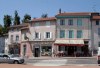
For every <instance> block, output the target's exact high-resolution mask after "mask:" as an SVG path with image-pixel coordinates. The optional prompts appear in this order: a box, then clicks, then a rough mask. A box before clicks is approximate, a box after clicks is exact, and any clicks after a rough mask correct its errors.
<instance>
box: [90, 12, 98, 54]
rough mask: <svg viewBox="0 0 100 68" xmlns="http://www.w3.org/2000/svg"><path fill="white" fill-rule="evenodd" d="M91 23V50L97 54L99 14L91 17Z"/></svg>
mask: <svg viewBox="0 0 100 68" xmlns="http://www.w3.org/2000/svg"><path fill="white" fill-rule="evenodd" d="M91 18H92V19H91V23H92V27H91V29H92V33H91V34H92V36H91V37H92V44H93V46H92V48H93V49H94V53H97V50H98V47H100V14H99V13H95V14H92V15H91Z"/></svg>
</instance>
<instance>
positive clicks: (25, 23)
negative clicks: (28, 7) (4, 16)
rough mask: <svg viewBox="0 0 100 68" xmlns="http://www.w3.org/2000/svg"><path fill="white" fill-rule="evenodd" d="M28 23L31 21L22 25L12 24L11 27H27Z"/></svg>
mask: <svg viewBox="0 0 100 68" xmlns="http://www.w3.org/2000/svg"><path fill="white" fill-rule="evenodd" d="M28 25H29V23H22V24H20V25H12V26H10V28H17V27H25V26H28Z"/></svg>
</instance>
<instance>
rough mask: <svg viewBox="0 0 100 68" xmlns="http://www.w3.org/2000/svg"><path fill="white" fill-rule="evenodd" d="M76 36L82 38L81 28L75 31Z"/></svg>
mask: <svg viewBox="0 0 100 68" xmlns="http://www.w3.org/2000/svg"><path fill="white" fill-rule="evenodd" d="M77 38H82V30H78V31H77Z"/></svg>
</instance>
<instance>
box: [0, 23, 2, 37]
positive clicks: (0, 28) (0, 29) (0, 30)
mask: <svg viewBox="0 0 100 68" xmlns="http://www.w3.org/2000/svg"><path fill="white" fill-rule="evenodd" d="M1 35H2V25H1V24H0V36H1Z"/></svg>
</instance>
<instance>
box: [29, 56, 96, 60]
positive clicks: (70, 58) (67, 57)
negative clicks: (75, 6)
mask: <svg viewBox="0 0 100 68" xmlns="http://www.w3.org/2000/svg"><path fill="white" fill-rule="evenodd" d="M94 58H95V59H96V56H93V57H29V58H28V59H41V60H42V59H45V60H47V59H94Z"/></svg>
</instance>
